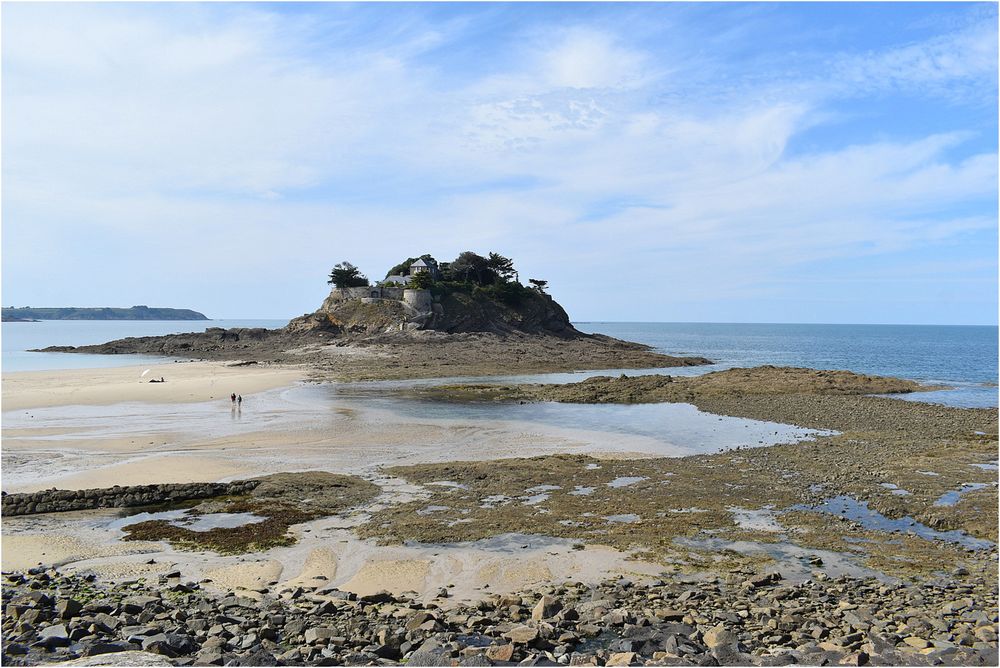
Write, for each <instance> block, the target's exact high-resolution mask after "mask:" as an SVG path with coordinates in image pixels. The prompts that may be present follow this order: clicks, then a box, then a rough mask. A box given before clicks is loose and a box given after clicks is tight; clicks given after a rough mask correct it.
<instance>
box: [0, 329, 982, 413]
mask: <svg viewBox="0 0 1000 668" xmlns="http://www.w3.org/2000/svg"><path fill="white" fill-rule="evenodd" d="M285 324H287V320H274V319H268V320H208V321H143V320H126V321H117V320H115V321H112V320H48V321H41V322H25V323H22V322H5V323H3V325H2V335H3V336H2V353H3V355H2V359H0V369H2V371H3V372H12V371H36V370H58V369H78V368H100V367H112V366H130V365H137V364H146V363H156V362H163V358H157V357H148V356H140V355H77V354H65V353H32V352H27V351H28V349H30V348H44V347H46V346H53V345H83V344H91V343H103V342H105V341H110V340H112V339H119V338H124V337H128V336H158V335H163V334H173V333H180V332H197V331H204V330H205V329H206V328H208V327H225V328H230V327H267V328H276V327H282V326H284V325H285ZM574 324H575V325H576V327H577V328H578V329H580V330H581V331H583V332H588V333H599V334H606V335H608V336H613V337H616V338H620V339H625V340H628V341H637V342H639V343H645V344H647V345H650V346H652V347H653V348H654V349H656V350H658V351H660V352H663V353H666V354H669V355H698V356H702V357H707V358H708V359H710V360H712V361H713V362H714V364H713V365H711V366H708V367H688V368H684V369H676V370H670V371H667V372H668V373H679V374H685V375H687V374H694V373H704V372H707V371H715V370H720V369H727V368H733V367H751V366H759V365H763V364H772V365H775V366H803V367H810V368H815V369H847V370H850V371H854V372H857V373H867V374H875V375H882V376H896V377H899V378H908V379H911V380H915V381H917V382H920V383H923V384H928V385H946V386H948V387H949V388H951V389H949V390H946V391H934V392H921V393H916V394H913V395H908V396H906V398H908V399H912V400H919V401H930V402H932V403H941V404H945V405H950V406H965V407H994V406H997V404H998V400H997V378H998V367H997V360H998V344H997V342H998V328H997V327H996V326H937V325H818V324H747V323H663V322H578V323H574ZM616 371H618V370H616ZM623 371H624V370H623ZM604 373H608V372H604ZM580 377H582V376H580V375H578V374H554V375H552V376H551V377H549V375H539V376H532V377H530V379H531V380H542V379H545V378H549V380H550V382H559V381H560V380H562V381H568V380H575V379H578V378H580ZM521 379H522V380H526V379H529V377H524V378H521Z"/></svg>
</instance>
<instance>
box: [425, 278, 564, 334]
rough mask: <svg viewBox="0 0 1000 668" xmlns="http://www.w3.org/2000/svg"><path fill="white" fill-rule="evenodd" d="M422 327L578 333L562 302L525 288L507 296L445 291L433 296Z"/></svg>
mask: <svg viewBox="0 0 1000 668" xmlns="http://www.w3.org/2000/svg"><path fill="white" fill-rule="evenodd" d="M426 328H427V329H434V330H438V331H442V332H449V333H458V332H492V333H494V334H549V335H554V336H559V337H563V338H572V337H576V336H582V334H581V333H580V332H578V331H577V330H576V329H575V328H574V327H573V325H572V324H570V321H569V316H568V315H567V314H566V311H565V310H563V307H562V306H560V305H559V304H558V303H556V301H555V300H554V299H552V297H550V296H549V295H547V294H543V293H539V292H537V291H534V290H525V291H524V292H523V293H520V294H518V295H517V297H516V298H515V299H509V300H504V299H499V298H497V297H494V296H492V295H490V294H488V293H483V292H476V291H472V292H460V291H454V292H446V293H445V294H442V295H440V296H438V297H436V298H435V301H434V309H433V311H432V316H431V318H430V319H429V320H428V322H427V324H426Z"/></svg>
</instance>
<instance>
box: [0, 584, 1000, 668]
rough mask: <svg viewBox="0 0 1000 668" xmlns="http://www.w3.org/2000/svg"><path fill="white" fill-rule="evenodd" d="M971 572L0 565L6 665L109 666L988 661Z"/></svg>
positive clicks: (987, 606)
mask: <svg viewBox="0 0 1000 668" xmlns="http://www.w3.org/2000/svg"><path fill="white" fill-rule="evenodd" d="M968 575H969V574H968V573H966V572H964V571H962V570H957V571H954V572H952V573H948V574H946V573H941V574H940V575H939V576H938V577H937V578H936V579H934V580H933V581H928V582H922V583H920V584H906V583H897V584H887V583H884V582H880V581H878V580H872V579H868V580H857V579H850V578H846V577H845V578H836V579H823V578H819V579H815V580H810V581H806V582H799V583H787V582H784V581H783V580H781V578H780V576H778V575H776V574H774V573H760V572H756V573H755V572H734V573H731V574H730V575H729V576H727V577H726V578H724V579H719V578H676V577H670V576H666V577H665V578H664V579H661V580H657V581H652V582H632V581H630V580H626V579H618V580H610V581H606V582H602V583H600V584H596V585H586V584H583V583H572V582H569V583H564V584H553V585H550V586H545V587H541V588H538V589H536V590H533V591H530V592H522V593H519V594H508V595H502V596H500V595H489V594H486V593H484V598H483V599H482V600H481V601H480V602H479V603H477V604H475V605H472V606H452V605H449V599H448V590H447V589H443V590H442V591H441V592H439V596H438V598H436V599H434V600H432V601H427V602H420V601H418V600H416V599H415V598H414V597H411V596H407V595H405V594H404V595H401V596H393V595H391V594H388V593H384V592H383V593H376V594H372V595H368V596H361V597H357V596H355V595H354V594H351V593H348V592H343V591H339V590H336V589H333V588H330V587H319V588H315V587H295V588H291V589H287V590H284V591H271V590H270V589H268V588H262V589H260V590H258V591H254V592H244V593H243V594H242V595H236V594H234V593H222V594H217V593H212V592H210V591H208V590H206V589H205V588H203V586H202V585H203V584H208V583H195V582H184V581H182V579H181V576H180V573H178V572H174V573H167V574H164V575H163V576H161V578H160V582H159V586H158V587H150V586H146V585H144V584H142V583H138V582H131V583H129V582H125V583H119V584H118V585H115V586H111V587H106V586H102V585H100V584H98V583H96V582H95V581H94V578H93V577H88V576H85V575H83V576H81V575H63V574H60V573H59V572H57V571H52V570H50V571H41V570H36V571H31V572H29V573H11V574H7V575H5V577H4V587H3V634H4V639H5V642H4V647H3V663H4V665H36V664H40V663H51V662H57V661H66V660H70V659H75V658H78V657H88V656H90V657H93V656H97V655H112V654H118V653H124V652H128V654H123V655H122V661H123V662H122V663H118V664H116V665H139V664H140V663H141V665H230V666H233V665H236V666H239V665H243V666H248V665H279V666H280V665H320V666H322V665H327V666H330V665H399V664H403V663H405V664H406V665H411V666H454V665H462V666H490V665H606V666H631V665H657V666H679V665H680V666H686V665H698V666H712V665H761V666H776V665H791V664H806V665H817V666H818V665H872V666H888V665H941V664H945V665H996V664H997V629H996V621H997V612H996V606H997V589H996V583H995V581H989V579H988V578H983V577H978V578H972V579H970V578H969V577H968ZM137 652H142V653H143V654H142V655H140V654H137ZM149 655H159V657H160V659H161V661H162V663H157V661H156V659H157V657H155V656H153V657H150V656H149ZM103 658H104V659H105V660H108V662H109V663H114V661H113V657H110V656H106V657H103Z"/></svg>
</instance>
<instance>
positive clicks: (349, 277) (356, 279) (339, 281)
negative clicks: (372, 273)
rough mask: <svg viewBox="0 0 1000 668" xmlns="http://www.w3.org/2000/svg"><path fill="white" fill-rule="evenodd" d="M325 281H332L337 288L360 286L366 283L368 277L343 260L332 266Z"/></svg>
mask: <svg viewBox="0 0 1000 668" xmlns="http://www.w3.org/2000/svg"><path fill="white" fill-rule="evenodd" d="M327 283H332V284H333V285H334V287H337V288H361V287H365V286H367V285H368V277H367V276H365V275H364V274H362V273H361V270H360V269H358V268H357V267H355V266H354V265H353V264H351V263H350V262H347V261H346V260H345V261H344V262H341V263H340V264H338V265H336V266H335V267H334V268H333V271H331V272H330V280H329V281H327Z"/></svg>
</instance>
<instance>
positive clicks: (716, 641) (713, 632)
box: [702, 624, 737, 649]
mask: <svg viewBox="0 0 1000 668" xmlns="http://www.w3.org/2000/svg"><path fill="white" fill-rule="evenodd" d="M702 641H703V642H704V643H705V646H706V647H708V648H709V649H715V648H716V647H736V643H737V638H736V635H735V634H733V633H732V632H731V631H728V630H727V629H726V627H724V626H723V625H722V624H719V625H718V626H715V627H712V628H711V629H709V630H708V631H705V632H704V633H703V634H702Z"/></svg>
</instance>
